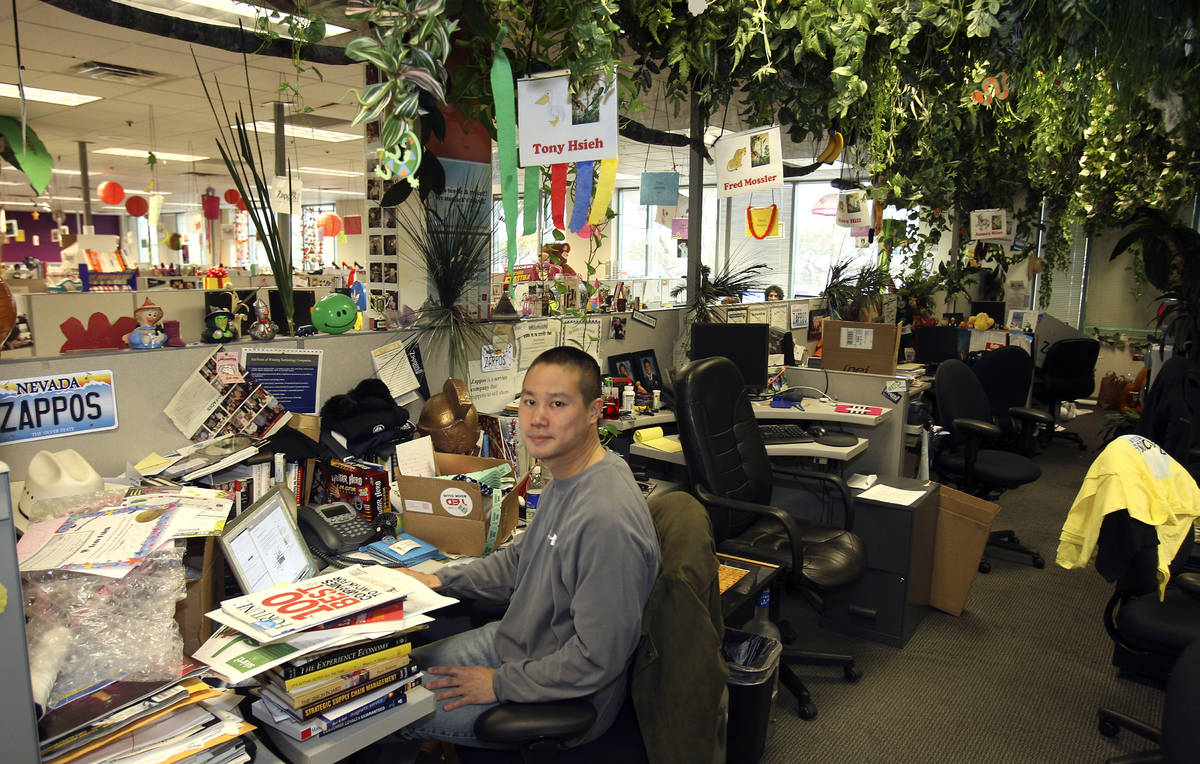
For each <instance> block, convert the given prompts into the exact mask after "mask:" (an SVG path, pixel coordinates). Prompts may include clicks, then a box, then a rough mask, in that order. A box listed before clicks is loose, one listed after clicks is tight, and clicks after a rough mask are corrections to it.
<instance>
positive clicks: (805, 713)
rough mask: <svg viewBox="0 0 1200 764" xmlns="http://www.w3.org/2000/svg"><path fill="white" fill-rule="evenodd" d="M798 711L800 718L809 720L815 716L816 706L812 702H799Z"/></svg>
mask: <svg viewBox="0 0 1200 764" xmlns="http://www.w3.org/2000/svg"><path fill="white" fill-rule="evenodd" d="M798 713H799V714H800V718H801V719H803V720H804V721H806V722H811V721H812V720H813V719H816V718H817V707H816V706H814V705H813V704H812V703H801V704H800V711H799V712H798Z"/></svg>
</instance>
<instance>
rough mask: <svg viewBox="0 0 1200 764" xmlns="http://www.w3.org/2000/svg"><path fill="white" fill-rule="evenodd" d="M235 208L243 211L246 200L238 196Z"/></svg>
mask: <svg viewBox="0 0 1200 764" xmlns="http://www.w3.org/2000/svg"><path fill="white" fill-rule="evenodd" d="M237 208H238V210H239V211H241V212H245V211H246V200H245V199H241V198H239V199H238V200H237Z"/></svg>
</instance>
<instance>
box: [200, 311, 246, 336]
mask: <svg viewBox="0 0 1200 764" xmlns="http://www.w3.org/2000/svg"><path fill="white" fill-rule="evenodd" d="M237 336H238V335H237V330H236V329H234V328H233V313H231V312H229V311H228V310H225V309H224V308H213V309H212V310H210V311H209V312H208V315H207V316H206V317H205V318H204V332H203V333H201V335H200V339H202V340H204V341H205V342H210V343H220V342H229V341H230V340H236V339H237Z"/></svg>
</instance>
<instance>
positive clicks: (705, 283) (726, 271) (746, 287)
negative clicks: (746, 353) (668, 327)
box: [671, 258, 767, 324]
mask: <svg viewBox="0 0 1200 764" xmlns="http://www.w3.org/2000/svg"><path fill="white" fill-rule="evenodd" d="M765 270H767V266H766V264H765V263H755V264H754V265H746V266H742V265H741V264H739V263H735V262H734V261H733V258H730V259H728V260H726V261H725V263H724V265H722V266H721V270H720V271H719V272H718V273H717V274H716V275H715V276H713V275H712V269H711V268H709V267H708V266H707V265H701V266H700V288H699V289H697V290H696V297H695V300H694V301H693V302H692V304H691V305H689V306H688V312H689V313H690V318H691V320H692V321H695V322H699V323H702V324H708V323H712V321H713V319H714V318H715V314H714V313H713V310H712V309H713V306H714V305H716V304H717V303H718V302H720V301H721V300H722V299H723V298H725V297H736V298H738V299H739V300H740V299H741V298H742V295H744V294H746V293H747V292H756V291H759V290H761V289H762V288H763V287H764V286H765V283H766V282H764V281H763V271H765ZM686 291H687V284H680V285H679V286H677V287H675V288H674V289H672V290H671V297H679V296H680V295H682V294H683V293H684V292H686Z"/></svg>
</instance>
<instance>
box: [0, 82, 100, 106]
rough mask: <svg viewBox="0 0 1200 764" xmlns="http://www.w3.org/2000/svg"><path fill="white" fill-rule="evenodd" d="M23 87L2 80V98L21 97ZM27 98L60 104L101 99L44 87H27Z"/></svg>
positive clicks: (71, 104)
mask: <svg viewBox="0 0 1200 764" xmlns="http://www.w3.org/2000/svg"><path fill="white" fill-rule="evenodd" d="M20 97H21V89H20V88H18V87H17V86H16V85H10V84H8V83H7V82H0V98H20ZM25 100H27V101H40V102H41V103H55V104H58V105H60V106H79V105H80V104H85V103H91V102H92V101H99V100H100V96H90V95H83V94H82V93H68V92H66V91H65V90H45V89H43V88H31V87H28V86H26V88H25Z"/></svg>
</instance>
